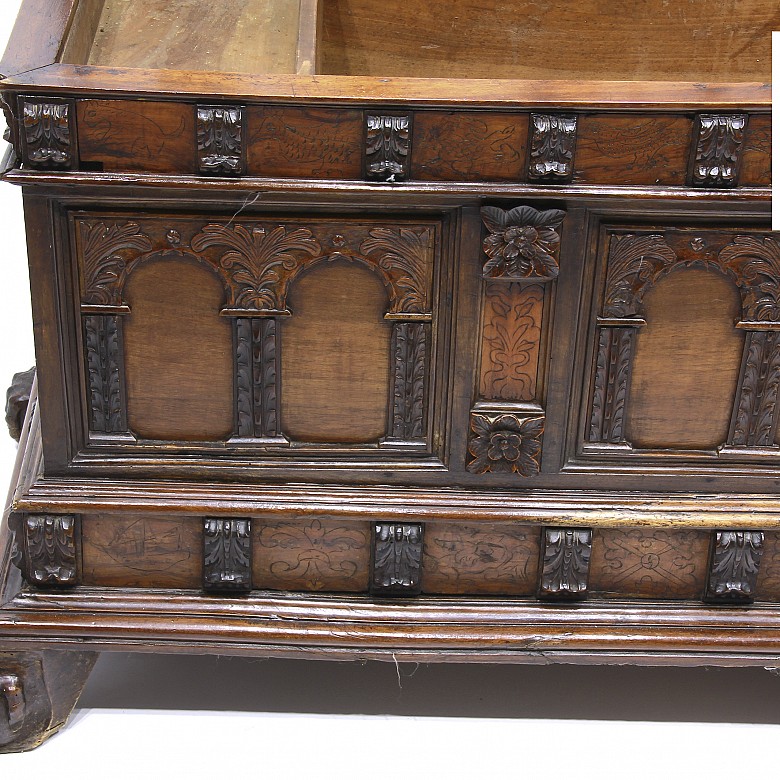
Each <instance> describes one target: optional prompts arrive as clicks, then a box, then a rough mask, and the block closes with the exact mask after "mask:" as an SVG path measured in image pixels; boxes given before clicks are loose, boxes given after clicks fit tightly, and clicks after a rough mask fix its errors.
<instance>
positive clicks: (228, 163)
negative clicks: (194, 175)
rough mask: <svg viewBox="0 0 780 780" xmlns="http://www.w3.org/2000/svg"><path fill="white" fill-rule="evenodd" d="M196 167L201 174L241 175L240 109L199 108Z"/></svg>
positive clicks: (231, 107) (232, 107) (242, 164)
mask: <svg viewBox="0 0 780 780" xmlns="http://www.w3.org/2000/svg"><path fill="white" fill-rule="evenodd" d="M197 124H198V166H199V168H200V170H201V172H202V173H216V174H225V173H230V174H240V173H242V172H243V168H244V154H243V143H242V138H241V132H242V131H241V125H242V109H241V108H240V106H198V108H197Z"/></svg>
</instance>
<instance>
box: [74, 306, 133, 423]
mask: <svg viewBox="0 0 780 780" xmlns="http://www.w3.org/2000/svg"><path fill="white" fill-rule="evenodd" d="M83 320H84V345H85V348H86V362H87V380H88V385H89V429H90V431H94V432H95V433H123V432H126V431H127V415H126V413H125V403H124V392H123V388H122V370H121V325H120V322H119V317H117V316H114V315H102V314H88V315H86V316H84V317H83Z"/></svg>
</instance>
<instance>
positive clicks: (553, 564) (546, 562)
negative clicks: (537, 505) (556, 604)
mask: <svg viewBox="0 0 780 780" xmlns="http://www.w3.org/2000/svg"><path fill="white" fill-rule="evenodd" d="M592 539H593V532H592V531H591V530H590V529H589V528H585V529H581V528H545V529H544V535H543V538H542V545H543V548H542V575H541V581H540V584H539V598H543V599H581V598H585V596H586V595H587V592H588V574H589V572H590V553H591V543H592Z"/></svg>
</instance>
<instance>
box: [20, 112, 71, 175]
mask: <svg viewBox="0 0 780 780" xmlns="http://www.w3.org/2000/svg"><path fill="white" fill-rule="evenodd" d="M19 101H20V113H21V117H22V132H21V136H22V155H21V157H22V162H23V163H24V164H25V165H29V166H31V167H33V168H44V169H51V168H56V169H68V168H72V167H73V165H74V162H75V160H76V159H77V155H76V150H75V145H76V133H75V128H74V127H73V122H74V120H75V107H74V105H75V104H74V102H73V101H72V100H53V99H49V98H42V99H38V98H25V97H21V98H19Z"/></svg>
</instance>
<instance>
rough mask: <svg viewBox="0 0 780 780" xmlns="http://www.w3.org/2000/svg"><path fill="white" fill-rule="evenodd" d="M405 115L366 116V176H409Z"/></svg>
mask: <svg viewBox="0 0 780 780" xmlns="http://www.w3.org/2000/svg"><path fill="white" fill-rule="evenodd" d="M410 130H411V118H410V117H409V116H387V115H384V114H367V115H366V162H365V166H366V178H368V179H375V180H378V181H401V180H403V179H406V178H408V176H409V159H410V154H409V151H410V145H411V139H410V135H411V134H410Z"/></svg>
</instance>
